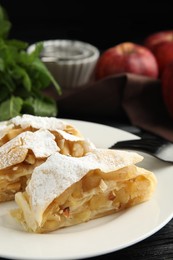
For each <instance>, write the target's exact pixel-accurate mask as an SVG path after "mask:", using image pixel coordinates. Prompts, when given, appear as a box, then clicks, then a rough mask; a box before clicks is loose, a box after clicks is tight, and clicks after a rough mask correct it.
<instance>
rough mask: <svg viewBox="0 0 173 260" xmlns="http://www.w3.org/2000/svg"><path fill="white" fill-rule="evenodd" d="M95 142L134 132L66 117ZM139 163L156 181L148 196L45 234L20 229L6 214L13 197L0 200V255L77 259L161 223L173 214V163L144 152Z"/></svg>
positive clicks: (125, 242)
mask: <svg viewBox="0 0 173 260" xmlns="http://www.w3.org/2000/svg"><path fill="white" fill-rule="evenodd" d="M67 121H69V122H70V123H72V124H73V125H75V126H76V127H77V128H78V129H79V130H81V132H82V133H83V134H84V135H85V136H86V137H89V138H90V139H91V140H92V141H93V142H94V143H95V144H96V146H98V147H103V148H106V147H109V146H110V145H112V144H113V143H114V142H116V141H118V140H125V139H134V137H135V136H134V135H132V134H130V133H127V132H125V131H122V130H119V129H116V128H113V127H109V126H104V125H101V124H95V123H89V122H82V121H77V120H67ZM143 155H144V160H143V162H142V163H140V165H141V166H143V167H145V168H146V169H149V170H151V171H153V172H154V173H155V174H156V176H157V179H158V186H157V189H156V192H155V193H154V196H153V197H152V199H151V200H150V201H148V202H145V203H143V204H140V205H137V206H135V207H133V208H130V209H128V210H125V211H122V212H121V213H118V214H114V215H111V216H108V217H104V218H100V219H97V220H92V221H89V222H87V223H84V224H80V225H77V226H74V227H68V228H65V229H61V230H59V231H56V232H52V233H49V234H30V233H26V232H24V231H23V230H22V229H21V228H20V226H19V225H18V224H17V223H16V222H15V221H14V220H13V219H12V218H11V217H10V216H9V210H10V209H11V208H13V207H14V206H15V204H14V202H9V203H2V204H0V257H9V258H13V259H81V258H87V257H92V256H98V255H101V254H106V253H110V252H113V251H116V250H119V249H122V248H125V247H128V246H130V245H133V244H135V243H137V242H139V241H141V240H143V239H145V238H147V237H148V236H150V235H152V234H154V233H155V232H156V231H158V230H159V229H161V228H162V227H163V226H164V225H166V224H167V223H168V222H169V221H170V220H171V218H172V217H173V189H172V183H173V166H171V165H169V164H167V163H163V162H161V161H159V160H157V159H155V158H152V157H150V156H149V155H145V154H143Z"/></svg>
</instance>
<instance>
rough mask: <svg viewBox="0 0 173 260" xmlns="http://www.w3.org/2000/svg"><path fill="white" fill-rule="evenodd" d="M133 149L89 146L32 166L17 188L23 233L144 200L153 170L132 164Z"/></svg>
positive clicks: (75, 221) (136, 157)
mask: <svg viewBox="0 0 173 260" xmlns="http://www.w3.org/2000/svg"><path fill="white" fill-rule="evenodd" d="M142 159H143V157H142V156H140V155H138V154H137V153H134V152H127V151H118V150H109V149H94V150H93V151H92V152H89V153H88V154H86V155H85V156H83V157H80V158H77V157H70V156H66V155H62V154H60V153H58V152H56V153H54V154H53V155H51V156H50V157H49V158H48V159H47V160H46V161H45V162H44V163H43V164H41V165H40V166H38V167H36V168H35V169H34V171H33V173H32V176H31V179H30V180H29V182H28V185H27V187H26V191H25V192H18V193H17V194H16V195H15V201H16V203H17V204H18V206H19V208H18V209H15V210H13V211H12V212H11V213H12V216H13V217H15V218H16V219H17V220H18V221H19V222H20V223H21V224H22V225H23V227H24V228H25V230H27V231H29V232H35V233H43V232H50V231H54V230H57V229H59V228H62V227H67V226H71V225H76V224H79V223H82V222H86V221H89V220H91V219H95V218H98V217H102V216H105V215H108V214H112V213H115V212H118V211H120V210H123V209H125V208H129V207H131V206H134V205H136V204H139V203H141V202H144V201H146V200H148V199H149V198H150V197H151V195H152V194H153V191H154V189H155V186H156V178H155V176H154V174H153V173H152V172H150V171H147V170H145V169H143V168H140V167H137V166H136V165H135V164H136V163H138V162H140V161H141V160H142Z"/></svg>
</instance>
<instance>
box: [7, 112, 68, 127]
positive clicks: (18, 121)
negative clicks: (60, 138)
mask: <svg viewBox="0 0 173 260" xmlns="http://www.w3.org/2000/svg"><path fill="white" fill-rule="evenodd" d="M9 122H11V123H13V124H14V125H15V126H21V127H22V128H27V127H30V126H31V127H33V128H35V129H40V128H42V129H48V130H50V131H53V130H56V129H61V130H63V129H65V126H66V124H65V123H64V122H63V121H62V120H60V119H58V118H55V117H41V116H33V115H27V114H24V115H22V116H16V117H14V118H12V119H11V120H9Z"/></svg>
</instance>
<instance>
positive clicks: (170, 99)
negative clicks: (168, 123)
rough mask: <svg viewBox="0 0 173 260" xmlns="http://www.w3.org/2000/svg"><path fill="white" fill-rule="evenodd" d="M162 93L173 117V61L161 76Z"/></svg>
mask: <svg viewBox="0 0 173 260" xmlns="http://www.w3.org/2000/svg"><path fill="white" fill-rule="evenodd" d="M161 82H162V93H163V99H164V102H165V105H166V107H167V110H168V112H169V114H170V116H171V117H172V119H173V62H171V63H169V64H168V65H167V66H166V67H165V69H164V71H163V73H162V76H161Z"/></svg>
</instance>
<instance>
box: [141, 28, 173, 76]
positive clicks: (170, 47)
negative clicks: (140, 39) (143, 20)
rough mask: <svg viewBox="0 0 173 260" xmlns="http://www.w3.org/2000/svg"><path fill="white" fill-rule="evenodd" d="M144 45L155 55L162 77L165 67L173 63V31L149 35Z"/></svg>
mask: <svg viewBox="0 0 173 260" xmlns="http://www.w3.org/2000/svg"><path fill="white" fill-rule="evenodd" d="M144 45H145V46H146V47H147V48H149V49H150V50H151V51H152V52H153V54H154V55H155V57H156V60H157V63H158V66H159V74H160V76H161V74H162V72H163V70H164V68H165V66H166V65H167V64H168V63H170V62H171V61H173V30H170V31H162V32H157V33H153V34H151V35H149V36H148V37H147V38H146V39H145V40H144Z"/></svg>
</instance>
